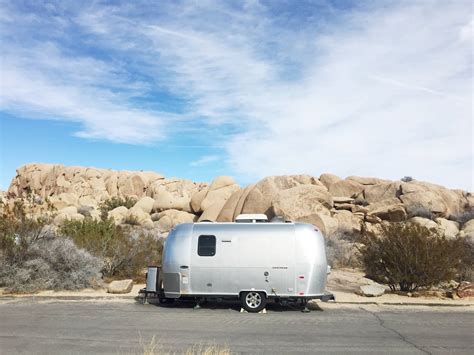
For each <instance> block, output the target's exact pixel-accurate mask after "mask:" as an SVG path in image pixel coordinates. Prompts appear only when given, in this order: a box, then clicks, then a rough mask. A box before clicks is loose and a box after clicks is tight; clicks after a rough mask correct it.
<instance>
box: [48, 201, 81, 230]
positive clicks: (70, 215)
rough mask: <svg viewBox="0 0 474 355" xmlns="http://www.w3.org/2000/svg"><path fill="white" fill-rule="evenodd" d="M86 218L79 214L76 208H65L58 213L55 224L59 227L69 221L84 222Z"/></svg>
mask: <svg viewBox="0 0 474 355" xmlns="http://www.w3.org/2000/svg"><path fill="white" fill-rule="evenodd" d="M83 220H84V216H83V215H82V214H80V213H78V211H77V208H76V207H74V206H69V207H65V208H63V209H61V210H59V211H58V214H57V215H56V217H54V221H53V222H54V224H55V225H57V226H59V225H62V224H64V223H65V222H67V221H83Z"/></svg>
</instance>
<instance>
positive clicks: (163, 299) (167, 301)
mask: <svg viewBox="0 0 474 355" xmlns="http://www.w3.org/2000/svg"><path fill="white" fill-rule="evenodd" d="M174 301H175V300H174V298H166V297H158V302H159V303H160V304H171V303H174Z"/></svg>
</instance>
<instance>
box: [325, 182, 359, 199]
mask: <svg viewBox="0 0 474 355" xmlns="http://www.w3.org/2000/svg"><path fill="white" fill-rule="evenodd" d="M328 190H329V193H330V194H331V195H332V196H339V197H356V196H357V195H358V194H359V193H360V192H362V190H364V185H362V184H359V183H358V182H355V181H352V180H341V181H338V182H335V183H333V184H332V185H330V186H329V188H328Z"/></svg>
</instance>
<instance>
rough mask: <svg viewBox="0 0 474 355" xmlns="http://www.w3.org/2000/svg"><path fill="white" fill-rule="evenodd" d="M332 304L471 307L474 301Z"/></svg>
mask: <svg viewBox="0 0 474 355" xmlns="http://www.w3.org/2000/svg"><path fill="white" fill-rule="evenodd" d="M334 304H350V305H376V306H425V307H472V306H474V303H461V304H449V303H434V302H427V303H416V302H409V303H407V302H370V301H369V302H335V303H334Z"/></svg>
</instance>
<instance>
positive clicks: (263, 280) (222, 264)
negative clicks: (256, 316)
mask: <svg viewBox="0 0 474 355" xmlns="http://www.w3.org/2000/svg"><path fill="white" fill-rule="evenodd" d="M162 260H163V261H162V267H161V268H152V269H151V270H150V269H149V273H148V277H147V288H146V290H145V293H146V292H152V293H156V294H158V295H159V297H160V298H161V300H163V301H166V300H170V299H178V298H188V297H193V298H196V299H197V300H198V302H199V299H204V298H209V297H211V298H212V297H219V298H236V297H238V298H240V301H241V303H242V307H243V308H244V309H246V310H247V311H249V312H258V311H260V310H262V309H263V308H264V307H265V305H266V303H267V300H269V299H276V300H288V299H290V300H301V302H302V303H303V304H304V305H306V302H307V301H308V300H309V299H315V298H317V299H322V300H323V301H327V300H330V299H334V297H333V296H332V295H331V294H329V293H325V286H326V278H327V274H328V273H329V270H330V267H329V266H328V264H327V261H326V251H325V243H324V238H323V236H322V234H321V233H320V232H319V231H318V230H317V229H315V227H314V226H312V225H310V224H304V223H294V222H288V221H284V220H281V219H280V220H276V221H273V220H272V222H268V221H267V218H266V216H265V215H240V216H238V217H237V219H236V222H233V223H214V222H200V223H185V224H180V225H177V226H176V227H175V228H174V229H173V230H172V231H171V232H170V234H169V235H168V237H167V239H166V241H165V245H164V250H163V259H162Z"/></svg>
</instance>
